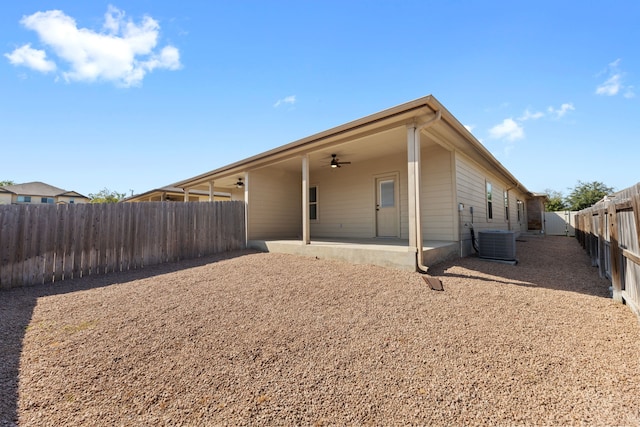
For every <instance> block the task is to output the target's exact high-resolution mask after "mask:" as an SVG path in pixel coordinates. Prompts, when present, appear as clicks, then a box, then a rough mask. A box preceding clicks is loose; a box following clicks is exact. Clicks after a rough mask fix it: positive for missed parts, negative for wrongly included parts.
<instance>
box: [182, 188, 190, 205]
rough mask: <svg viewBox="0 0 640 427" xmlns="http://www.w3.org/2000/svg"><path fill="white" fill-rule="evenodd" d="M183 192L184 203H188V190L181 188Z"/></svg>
mask: <svg viewBox="0 0 640 427" xmlns="http://www.w3.org/2000/svg"><path fill="white" fill-rule="evenodd" d="M183 190H184V201H185V202H188V201H189V189H188V188H186V187H185V188H183Z"/></svg>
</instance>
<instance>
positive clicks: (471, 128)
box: [463, 125, 476, 133]
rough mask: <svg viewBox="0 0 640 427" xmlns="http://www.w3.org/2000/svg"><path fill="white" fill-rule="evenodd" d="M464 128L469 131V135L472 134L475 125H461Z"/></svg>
mask: <svg viewBox="0 0 640 427" xmlns="http://www.w3.org/2000/svg"><path fill="white" fill-rule="evenodd" d="M463 126H464V127H465V129H467V130H468V131H469V133H473V129H474V128H475V127H476V125H463Z"/></svg>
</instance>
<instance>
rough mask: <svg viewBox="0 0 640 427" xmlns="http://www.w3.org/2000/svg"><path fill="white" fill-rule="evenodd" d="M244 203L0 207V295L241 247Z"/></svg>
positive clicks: (243, 226)
mask: <svg viewBox="0 0 640 427" xmlns="http://www.w3.org/2000/svg"><path fill="white" fill-rule="evenodd" d="M244 209H245V208H244V203H243V202H240V201H233V202H190V203H175V202H145V203H117V204H112V203H107V204H77V205H0V289H2V288H10V287H16V286H23V285H33V284H40V283H48V282H57V281H59V280H65V279H70V278H78V277H85V276H90V275H98V274H106V273H110V272H115V271H126V270H131V269H138V268H142V267H145V266H149V265H154V264H161V263H166V262H174V261H179V260H182V259H190V258H198V257H202V256H205V255H211V254H214V253H218V252H225V251H230V250H234V249H242V248H244V247H245V214H244V212H245V210H244Z"/></svg>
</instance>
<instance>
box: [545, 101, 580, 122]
mask: <svg viewBox="0 0 640 427" xmlns="http://www.w3.org/2000/svg"><path fill="white" fill-rule="evenodd" d="M574 110H575V107H574V106H573V104H571V103H565V104H562V105H561V106H560V108H558V109H555V108H553V107H549V108H547V111H549V113H550V114H554V115H555V116H556V118H558V119H559V118H561V117H563V116H564V115H565V114H567V113H568V112H569V111H574Z"/></svg>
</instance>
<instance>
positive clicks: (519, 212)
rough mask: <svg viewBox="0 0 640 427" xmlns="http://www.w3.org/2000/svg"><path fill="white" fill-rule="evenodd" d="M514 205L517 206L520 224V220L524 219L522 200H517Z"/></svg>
mask: <svg viewBox="0 0 640 427" xmlns="http://www.w3.org/2000/svg"><path fill="white" fill-rule="evenodd" d="M516 205H517V206H518V222H522V218H523V217H524V206H523V203H522V200H517V201H516Z"/></svg>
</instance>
